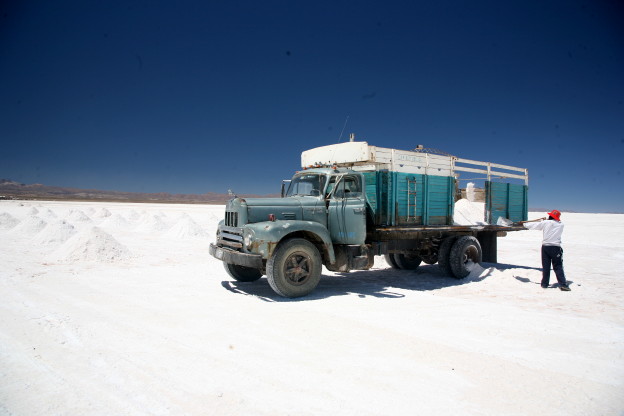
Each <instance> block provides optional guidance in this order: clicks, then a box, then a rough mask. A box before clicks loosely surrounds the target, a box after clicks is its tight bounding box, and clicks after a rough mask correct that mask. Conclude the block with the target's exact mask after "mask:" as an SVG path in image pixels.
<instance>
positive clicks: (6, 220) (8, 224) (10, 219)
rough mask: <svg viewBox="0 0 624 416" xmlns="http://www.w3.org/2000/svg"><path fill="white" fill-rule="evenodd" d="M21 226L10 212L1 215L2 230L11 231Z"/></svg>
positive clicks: (0, 227)
mask: <svg viewBox="0 0 624 416" xmlns="http://www.w3.org/2000/svg"><path fill="white" fill-rule="evenodd" d="M17 224H19V220H18V219H17V218H15V217H14V216H13V215H11V214H9V213H8V212H2V213H0V229H3V230H10V229H11V228H13V227H15V226H16V225H17Z"/></svg>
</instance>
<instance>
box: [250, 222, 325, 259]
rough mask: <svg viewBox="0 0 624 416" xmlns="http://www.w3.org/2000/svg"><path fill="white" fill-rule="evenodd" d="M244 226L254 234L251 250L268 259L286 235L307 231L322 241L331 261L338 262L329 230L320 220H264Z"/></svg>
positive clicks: (318, 240)
mask: <svg viewBox="0 0 624 416" xmlns="http://www.w3.org/2000/svg"><path fill="white" fill-rule="evenodd" d="M244 228H245V229H247V230H248V232H252V233H253V235H254V238H253V243H252V248H251V251H252V252H254V253H260V254H262V257H263V258H267V259H268V258H269V257H271V254H273V250H275V247H276V246H277V244H279V242H280V241H282V240H283V239H284V238H285V237H286V236H288V235H290V234H293V233H297V232H305V233H306V234H312V235H313V236H314V239H316V240H317V242H321V243H322V245H323V248H324V249H325V251H326V252H327V255H328V257H329V262H330V263H332V264H333V263H335V262H336V254H335V253H334V245H333V244H332V240H331V237H330V236H329V231H328V230H327V228H325V227H324V226H323V225H321V224H319V223H318V222H314V221H301V220H287V221H283V220H277V221H263V222H256V223H252V224H246V225H245V227H244Z"/></svg>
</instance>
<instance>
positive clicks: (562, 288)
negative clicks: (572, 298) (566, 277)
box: [559, 286, 570, 292]
mask: <svg viewBox="0 0 624 416" xmlns="http://www.w3.org/2000/svg"><path fill="white" fill-rule="evenodd" d="M559 289H561V290H563V291H564V292H569V291H570V286H559Z"/></svg>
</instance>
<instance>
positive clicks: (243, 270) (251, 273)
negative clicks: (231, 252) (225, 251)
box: [223, 263, 262, 282]
mask: <svg viewBox="0 0 624 416" xmlns="http://www.w3.org/2000/svg"><path fill="white" fill-rule="evenodd" d="M223 266H224V267H225V271H226V272H228V274H229V275H230V276H232V278H234V279H235V280H237V281H239V282H255V281H256V280H258V279H260V278H261V277H262V272H261V271H260V270H258V269H252V268H251V267H245V266H238V265H236V264H229V263H223Z"/></svg>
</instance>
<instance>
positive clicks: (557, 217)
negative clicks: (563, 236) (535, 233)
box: [548, 209, 561, 221]
mask: <svg viewBox="0 0 624 416" xmlns="http://www.w3.org/2000/svg"><path fill="white" fill-rule="evenodd" d="M548 215H550V216H551V217H553V218H554V219H556V220H557V221H559V218H560V217H561V213H560V212H559V211H557V210H556V209H553V210H552V211H550V212H549V213H548Z"/></svg>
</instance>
